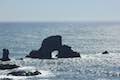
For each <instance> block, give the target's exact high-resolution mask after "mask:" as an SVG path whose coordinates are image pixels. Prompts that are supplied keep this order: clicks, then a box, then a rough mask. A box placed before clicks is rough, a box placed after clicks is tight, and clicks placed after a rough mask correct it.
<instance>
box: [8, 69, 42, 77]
mask: <svg viewBox="0 0 120 80" xmlns="http://www.w3.org/2000/svg"><path fill="white" fill-rule="evenodd" d="M39 74H41V73H40V72H39V71H34V72H30V71H24V70H20V71H13V72H11V73H8V74H7V75H13V76H35V75H39Z"/></svg>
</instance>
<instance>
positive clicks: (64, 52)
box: [57, 45, 80, 58]
mask: <svg viewBox="0 0 120 80" xmlns="http://www.w3.org/2000/svg"><path fill="white" fill-rule="evenodd" d="M57 57H58V58H73V57H80V54H79V53H77V52H74V51H73V50H72V49H71V47H70V46H67V45H63V46H62V47H61V48H60V49H59V54H58V55H57Z"/></svg>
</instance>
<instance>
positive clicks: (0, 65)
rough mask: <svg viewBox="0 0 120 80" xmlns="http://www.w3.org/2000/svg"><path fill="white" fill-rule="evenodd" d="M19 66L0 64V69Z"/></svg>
mask: <svg viewBox="0 0 120 80" xmlns="http://www.w3.org/2000/svg"><path fill="white" fill-rule="evenodd" d="M18 67H19V66H17V65H15V64H0V70H6V69H14V68H18Z"/></svg>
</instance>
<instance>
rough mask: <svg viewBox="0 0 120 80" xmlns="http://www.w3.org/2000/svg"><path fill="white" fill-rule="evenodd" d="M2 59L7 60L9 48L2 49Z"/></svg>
mask: <svg viewBox="0 0 120 80" xmlns="http://www.w3.org/2000/svg"><path fill="white" fill-rule="evenodd" d="M0 60H2V61H9V60H10V59H9V50H8V49H3V55H2V58H1V59H0Z"/></svg>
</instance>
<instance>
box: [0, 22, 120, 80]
mask: <svg viewBox="0 0 120 80" xmlns="http://www.w3.org/2000/svg"><path fill="white" fill-rule="evenodd" d="M53 35H61V36H62V43H63V44H66V45H69V46H71V47H72V49H73V50H74V51H77V52H79V53H80V55H81V58H67V59H64V58H63V59H52V60H47V59H42V60H41V59H40V60H39V59H28V58H25V59H24V60H19V58H24V57H25V56H26V55H27V54H29V52H30V51H31V50H37V49H39V48H40V47H41V44H42V41H43V40H44V39H45V38H47V37H49V36H53ZM3 48H7V49H9V51H10V58H11V59H12V60H11V61H10V62H9V63H15V64H17V65H20V66H21V67H20V68H22V69H29V70H31V69H37V70H39V71H40V72H41V73H42V74H41V75H38V76H31V77H21V76H17V77H16V76H6V74H7V73H8V72H10V71H12V70H0V78H3V77H7V78H12V79H13V80H119V78H120V54H119V53H120V23H112V22H111V23H105V22H104V23H102V22H91V23H90V22H88V23H87V22H86V23H85V22H84V23H80V22H66V23H65V22H41V23H27V22H26V23H25V22H24V23H22V22H21V23H7V22H6V23H2V22H1V23H0V57H1V54H2V49H3ZM105 50H107V51H108V52H109V54H105V55H103V54H101V53H102V52H104V51H105ZM0 63H4V62H0Z"/></svg>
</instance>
